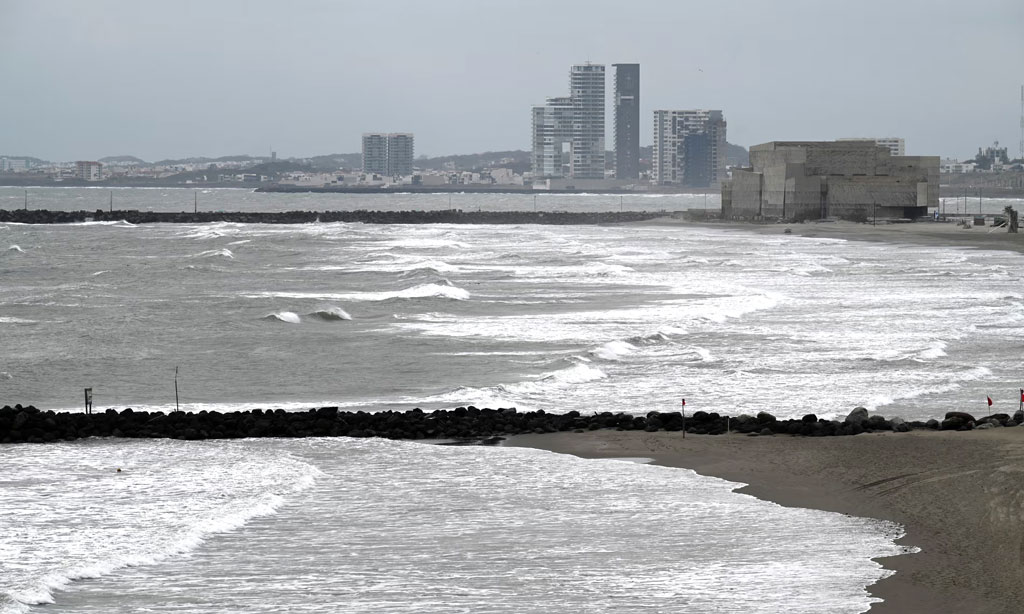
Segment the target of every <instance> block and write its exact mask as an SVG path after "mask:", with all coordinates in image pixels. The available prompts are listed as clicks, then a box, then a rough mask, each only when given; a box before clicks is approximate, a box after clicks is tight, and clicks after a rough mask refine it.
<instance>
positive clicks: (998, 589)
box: [508, 427, 1024, 614]
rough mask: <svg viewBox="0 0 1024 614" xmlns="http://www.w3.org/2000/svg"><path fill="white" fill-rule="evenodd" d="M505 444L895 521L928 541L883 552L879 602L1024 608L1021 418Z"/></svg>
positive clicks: (955, 609) (928, 608)
mask: <svg viewBox="0 0 1024 614" xmlns="http://www.w3.org/2000/svg"><path fill="white" fill-rule="evenodd" d="M508 445H516V446H525V447H535V448H543V449H547V450H551V451H554V452H560V453H565V454H573V455H576V456H581V457H586V458H607V457H616V458H618V457H649V458H653V459H654V461H655V462H656V463H658V464H662V465H667V466H672V467H684V468H687V469H692V470H694V471H696V472H698V473H700V474H703V475H710V476H715V477H719V478H723V479H727V480H730V481H735V482H742V483H744V484H748V486H744V487H742V488H740V489H739V492H743V493H747V494H751V495H754V496H756V497H758V498H761V499H766V500H769V501H774V502H777V503H779V504H782V505H785V506H791V507H805V508H815V509H821V510H828V511H833V512H840V513H844V514H851V515H855V516H862V517H870V518H880V519H885V520H891V521H894V522H898V523H900V524H902V525H903V526H904V527H905V528H906V535H905V536H904V537H903V538H902V539H901V540H900V542H899V543H901V544H904V545H909V546H916V547H919V548H920V549H921V551H920V552H919V553H915V554H907V555H902V556H897V557H887V558H883V559H880V562H881V563H882V564H883V565H884V566H885V567H886V568H888V569H892V570H894V571H895V572H896V573H895V574H893V575H891V576H890V577H888V578H886V579H884V580H882V581H880V582H879V583H877V584H875V585H873V586H871V587H869V591H870V592H871V594H872V595H874V596H876V597H878V598H881V599H883V600H884V601H882V602H879V603H876V604H874V605H873V607H872V608H871V610H870V612H871V613H873V614H889V613H892V614H896V613H899V614H918V613H921V614H924V613H928V614H933V613H938V612H943V613H947V612H948V613H961V612H962V613H970V614H996V613H999V614H1003V613H1006V614H1009V613H1011V612H1012V613H1019V612H1021V611H1024V605H1022V604H1024V586H1022V585H1024V562H1022V559H1024V542H1022V538H1024V530H1022V527H1024V427H1013V428H996V429H990V430H982V431H971V432H951V431H942V432H939V431H913V432H910V433H865V434H862V435H857V436H852V437H828V438H807V437H791V436H781V435H775V436H769V437H748V436H744V435H723V436H709V435H708V436H700V435H692V434H690V435H687V436H686V437H685V438H684V437H683V436H682V434H681V433H679V432H655V433H646V432H640V431H609V430H605V431H590V432H586V433H552V434H547V435H519V436H516V437H513V438H511V439H510V440H509V442H508ZM808 530H814V528H813V527H808ZM780 590H785V581H784V580H783V581H781V582H780Z"/></svg>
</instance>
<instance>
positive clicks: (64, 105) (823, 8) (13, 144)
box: [0, 0, 1024, 160]
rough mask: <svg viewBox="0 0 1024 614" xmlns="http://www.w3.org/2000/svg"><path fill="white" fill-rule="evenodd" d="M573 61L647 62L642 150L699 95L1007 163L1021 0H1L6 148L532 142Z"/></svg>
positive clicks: (740, 111) (740, 127) (1023, 46)
mask: <svg viewBox="0 0 1024 614" xmlns="http://www.w3.org/2000/svg"><path fill="white" fill-rule="evenodd" d="M587 60H590V61H593V62H598V63H605V64H609V65H610V64H612V63H615V62H639V63H640V65H641V67H640V68H641V106H642V110H643V111H642V118H643V123H642V126H641V140H642V142H643V143H644V144H649V143H650V142H651V134H650V132H651V112H652V111H653V110H654V109H688V108H714V109H722V110H723V112H724V113H725V117H726V120H727V121H728V137H729V141H730V142H733V143H738V144H740V145H744V146H750V145H752V144H756V143H761V142H765V141H770V140H796V139H808V140H811V139H813V140H819V139H833V138H838V137H848V136H901V137H904V138H905V139H906V140H907V153H908V154H912V155H942V156H957V157H961V158H963V157H969V156H971V155H973V153H975V152H976V151H977V148H978V147H979V146H982V145H989V144H991V143H992V142H993V141H995V140H999V141H1000V143H1001V144H1004V145H1007V146H1009V148H1010V153H1011V157H1012V156H1013V155H1016V154H1017V153H1018V141H1019V139H1020V132H1019V121H1020V86H1021V84H1022V83H1024V0H972V1H970V2H964V1H963V0H857V1H853V0H842V1H841V2H833V1H826V0H813V1H812V0H773V1H770V2H766V1H764V0H757V1H747V0H730V1H729V2H710V1H707V0H702V1H700V2H690V1H680V0H659V1H648V0H616V1H606V0H587V1H572V2H562V1H558V0H539V1H534V0H520V1H516V0H506V1H505V2H492V1H489V0H434V1H413V0H407V1H402V0H375V1H373V2H369V1H365V0H364V1H359V2H349V1H342V0H338V1H326V0H321V1H317V0H290V1H288V2H283V1H265V0H248V1H244V2H243V1H228V0H220V1H210V0H204V1H191V0H174V1H167V2H154V1H148V2H147V1H140V0H88V1H72V0H32V1H28V0H0V154H8V155H31V156H36V157H40V158H44V159H50V160H74V159H95V158H99V157H103V156H108V155H122V154H130V155H137V156H139V157H142V158H144V159H147V160H155V159H160V158H169V157H184V156H190V155H207V156H220V155H226V154H236V153H249V154H265V153H266V152H268V151H269V149H270V147H271V146H273V148H274V149H275V150H277V151H278V152H279V155H280V156H282V157H289V156H308V155H317V154H326V153H346V152H356V151H359V149H360V140H359V137H360V135H361V134H362V133H363V132H367V131H386V132H414V133H415V134H416V153H417V155H421V154H427V155H442V154H452V153H472V152H481V151H493V150H502V149H528V148H529V147H530V107H531V106H532V105H534V104H540V103H543V102H544V99H545V97H547V96H564V95H567V94H568V78H569V77H568V75H569V66H570V65H571V64H574V63H581V62H584V61H587ZM610 70H611V67H610V66H609V71H610ZM608 88H609V96H608V97H609V99H610V98H611V88H612V80H611V79H610V78H609V80H608ZM611 127H612V123H611V117H610V116H609V121H608V132H609V135H608V147H609V149H610V148H611V147H612V142H613V140H612V136H611Z"/></svg>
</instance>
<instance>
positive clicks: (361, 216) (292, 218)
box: [0, 209, 668, 225]
mask: <svg viewBox="0 0 1024 614" xmlns="http://www.w3.org/2000/svg"><path fill="white" fill-rule="evenodd" d="M665 215H668V213H667V212H665V211H602V212H568V211H464V210H462V209H444V210H440V211H369V210H358V211H280V212H278V211H199V212H187V211H182V212H179V213H170V212H156V211H136V210H127V211H103V210H102V209H97V210H96V211H48V210H45V209H39V210H32V209H12V210H7V209H0V223H4V222H14V223H19V224H72V223H80V222H90V221H94V222H121V221H124V222H128V223H130V224H158V223H169V224H209V223H212V222H234V223H239V224H312V223H316V222H322V223H329V222H349V223H363V224H560V225H584V224H617V223H622V222H639V221H643V220H650V219H654V218H656V217H663V216H665Z"/></svg>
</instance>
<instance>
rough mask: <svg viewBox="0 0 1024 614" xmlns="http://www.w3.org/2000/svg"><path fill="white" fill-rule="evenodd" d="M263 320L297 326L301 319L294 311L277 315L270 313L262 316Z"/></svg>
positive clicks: (279, 312) (281, 312)
mask: <svg viewBox="0 0 1024 614" xmlns="http://www.w3.org/2000/svg"><path fill="white" fill-rule="evenodd" d="M263 319H264V320H269V321H272V322H287V323H288V324H299V323H300V322H302V319H301V318H299V314H297V313H295V312H294V311H278V312H277V313H271V314H269V315H265V316H263Z"/></svg>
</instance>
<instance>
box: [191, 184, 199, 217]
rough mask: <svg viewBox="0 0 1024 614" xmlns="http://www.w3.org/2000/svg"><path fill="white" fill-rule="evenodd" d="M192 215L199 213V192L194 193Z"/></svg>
mask: <svg viewBox="0 0 1024 614" xmlns="http://www.w3.org/2000/svg"><path fill="white" fill-rule="evenodd" d="M192 213H199V191H198V190H196V191H194V192H192Z"/></svg>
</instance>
